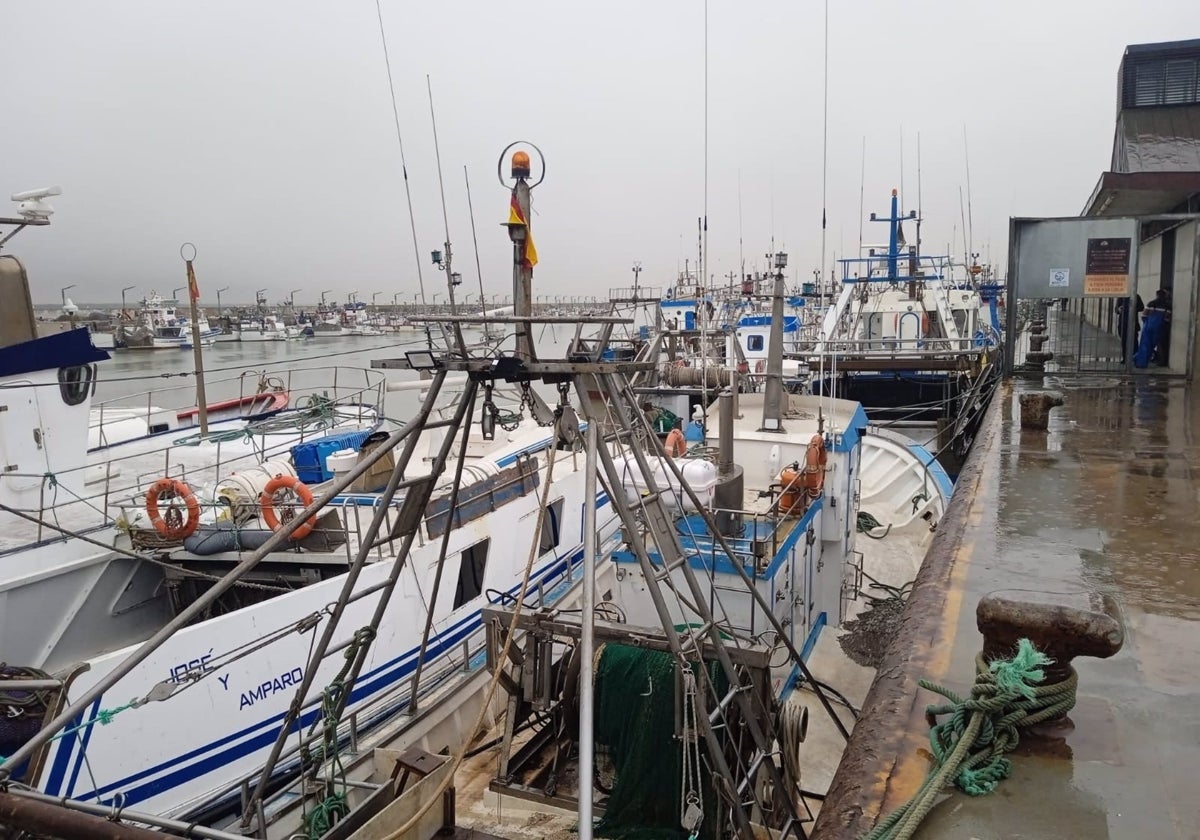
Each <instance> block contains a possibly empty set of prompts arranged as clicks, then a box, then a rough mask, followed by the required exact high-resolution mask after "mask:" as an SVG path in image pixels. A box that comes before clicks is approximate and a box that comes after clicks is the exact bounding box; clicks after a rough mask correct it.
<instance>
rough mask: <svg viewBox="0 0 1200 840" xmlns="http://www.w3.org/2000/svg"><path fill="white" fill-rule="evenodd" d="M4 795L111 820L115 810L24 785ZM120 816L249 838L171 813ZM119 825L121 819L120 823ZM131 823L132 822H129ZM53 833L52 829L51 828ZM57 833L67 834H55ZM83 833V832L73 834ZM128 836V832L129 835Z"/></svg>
mask: <svg viewBox="0 0 1200 840" xmlns="http://www.w3.org/2000/svg"><path fill="white" fill-rule="evenodd" d="M0 795H4V796H12V797H15V798H18V799H27V800H29V801H31V802H38V803H46V804H47V805H54V806H56V807H59V808H63V809H67V810H69V811H77V812H80V813H84V814H95V815H97V816H100V817H105V818H106V819H105V820H104V822H106V823H108V824H110V825H111V824H112V823H109V820H108V818H109V817H111V816H112V814H113V811H114V809H113V806H112V805H100V804H96V803H92V802H80V801H79V800H77V799H67V798H65V797H58V796H47V795H46V794H44V793H39V792H37V791H34V790H24V789H22V788H17V787H12V788H9V790H8V792H7V793H6V794H0ZM119 814H120V816H122V817H124V818H125V819H127V820H131V821H133V822H139V823H144V824H146V825H155V826H158V827H160V828H165V829H166V830H167V831H170V832H172V833H174V834H181V835H183V836H185V837H204V838H208V840H246V838H244V837H242V836H241V835H240V834H230V833H229V832H227V831H218V830H217V829H215V828H207V827H205V826H202V825H197V824H195V823H186V822H183V821H182V820H173V819H169V818H168V817H160V816H158V815H157V814H147V813H145V812H142V811H133V810H129V809H126V808H123V809H120V810H119ZM118 825H119V823H118ZM128 827H131V826H128ZM47 833H50V832H47ZM150 834H151V836H152V837H154V838H157V839H158V840H163V835H162V834H160V833H158V832H150ZM53 836H56V837H63V836H67V835H62V834H54V835H53ZM70 836H79V835H70ZM126 836H128V835H126Z"/></svg>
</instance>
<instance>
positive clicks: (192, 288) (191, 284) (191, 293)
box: [187, 260, 200, 300]
mask: <svg viewBox="0 0 1200 840" xmlns="http://www.w3.org/2000/svg"><path fill="white" fill-rule="evenodd" d="M187 275H188V297H190V298H191V299H192V300H200V286H199V285H197V283H196V270H195V269H194V268H192V261H191V260H188V263H187Z"/></svg>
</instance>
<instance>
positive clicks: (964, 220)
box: [958, 187, 971, 266]
mask: <svg viewBox="0 0 1200 840" xmlns="http://www.w3.org/2000/svg"><path fill="white" fill-rule="evenodd" d="M958 213H959V215H960V216H962V223H963V248H964V249H965V250H964V251H963V266H970V264H971V260H970V258H969V257H968V256H967V255H968V254H969V253H970V250H971V246H970V245H969V244H968V243H967V211H966V210H964V209H963V193H962V187H959V188H958Z"/></svg>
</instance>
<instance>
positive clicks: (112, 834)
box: [0, 793, 162, 840]
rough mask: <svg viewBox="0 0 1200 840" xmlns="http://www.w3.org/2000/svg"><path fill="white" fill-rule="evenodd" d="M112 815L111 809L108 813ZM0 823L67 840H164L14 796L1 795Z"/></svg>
mask: <svg viewBox="0 0 1200 840" xmlns="http://www.w3.org/2000/svg"><path fill="white" fill-rule="evenodd" d="M106 810H107V811H109V812H110V813H111V812H112V810H113V809H112V808H111V807H109V808H107V809H106ZM0 822H2V823H3V824H4V825H5V826H7V827H9V828H18V829H21V830H23V831H27V832H30V833H32V834H35V835H42V836H45V837H64V838H72V840H162V835H161V834H159V833H158V832H157V831H151V830H150V829H148V828H141V827H139V826H134V825H130V824H129V823H123V822H117V821H116V820H106V819H104V818H103V817H99V816H93V815H91V814H81V813H80V812H78V811H72V810H70V809H68V808H59V807H57V806H54V805H50V804H47V803H45V802H38V801H36V800H33V799H20V798H18V797H16V796H13V795H12V794H11V793H0Z"/></svg>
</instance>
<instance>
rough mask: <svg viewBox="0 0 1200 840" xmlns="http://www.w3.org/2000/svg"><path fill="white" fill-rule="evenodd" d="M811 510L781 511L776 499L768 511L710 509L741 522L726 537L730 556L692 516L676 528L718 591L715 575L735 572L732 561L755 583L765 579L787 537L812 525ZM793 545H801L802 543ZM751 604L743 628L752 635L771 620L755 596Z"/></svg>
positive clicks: (717, 518)
mask: <svg viewBox="0 0 1200 840" xmlns="http://www.w3.org/2000/svg"><path fill="white" fill-rule="evenodd" d="M810 510H811V506H810V507H809V508H806V510H805V513H804V514H800V515H793V514H783V513H780V511H779V506H778V504H777V503H775V502H773V503H772V504H771V505H770V506H769V507H768V508H767V509H766V510H750V509H739V508H710V512H711V513H712V515H713V519H714V521H716V522H717V523H721V522H722V521H728V520H731V519H732V520H735V521H736V520H740V522H741V528H740V530H739V531H738V532H737V533H735V534H733V535H726V536H725V537H724V542H725V544H726V545H728V546H729V549H730V551H731V552H732V554H731V555H730V554H727V553H726V551H725V549H724V547H723V546H722V545H721V541H720V540H718V539H716V538H715V537H713V536H712V535H711V534H710V533H708V531H707V530H705V531H703V532H697V531H696V529H695V521H694V519H693V518H692V517H689V516H684V517H681V518H680V519H679V520H678V523H677V525H676V530H677V531H678V533H679V535H680V537H681V538H682V539H683V543H684V550H685V551H687V552H690V553H691V554H692V555H693V556H694V557H696V558H697V559H698V560H700V561H701V565H702V566H703V571H704V573H705V575H706V576H707V578H708V581H709V585H710V586H711V587H713V588H714V590H717V589H720V588H721V585H720V583H719V581H718V580H717V577H716V576H717V575H718V574H721V573H723V572H732V570H731V569H729V568H728V566H727V564H730V563H735V562H736V563H738V564H740V565H741V567H742V569H743V570H744V571H745V573H746V574H747V575H748V576H749V577H750V580H751V581H752V582H754V583H756V584H757V582H758V581H759V580H760V579H765V578H766V576H767V575H769V574H771V567H772V564H773V562H774V561H775V560H776V559H777V558H778V557H779V555H780V552H781V551H783V549H784V548H785V545H786V543H787V540H788V537H789V536H791V535H792V534H793V533H794V531H795V530H796V529H797V528H800V527H805V530H806V531H807V530H809V529H811V528H812V525H811V521H808V523H807V525H806V519H807V515H808V511H810ZM793 544H794V545H799V544H800V543H799V542H796V543H793ZM734 590H735V591H738V590H740V586H739V587H735V588H734ZM749 604H750V616H749V626H748V627H746V628H744V629H746V630H748V631H749V633H750V635H751V636H757V635H758V634H759V633H760V632H763V631H765V630H766V629H767V628H768V627H769V626H770V622H769V621H768V620H767V619H766V618H765V617H764V616H763V615H762V614H761V611H760V610H759V608H758V607H757V605H756V604H755V601H754V599H750V601H749Z"/></svg>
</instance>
